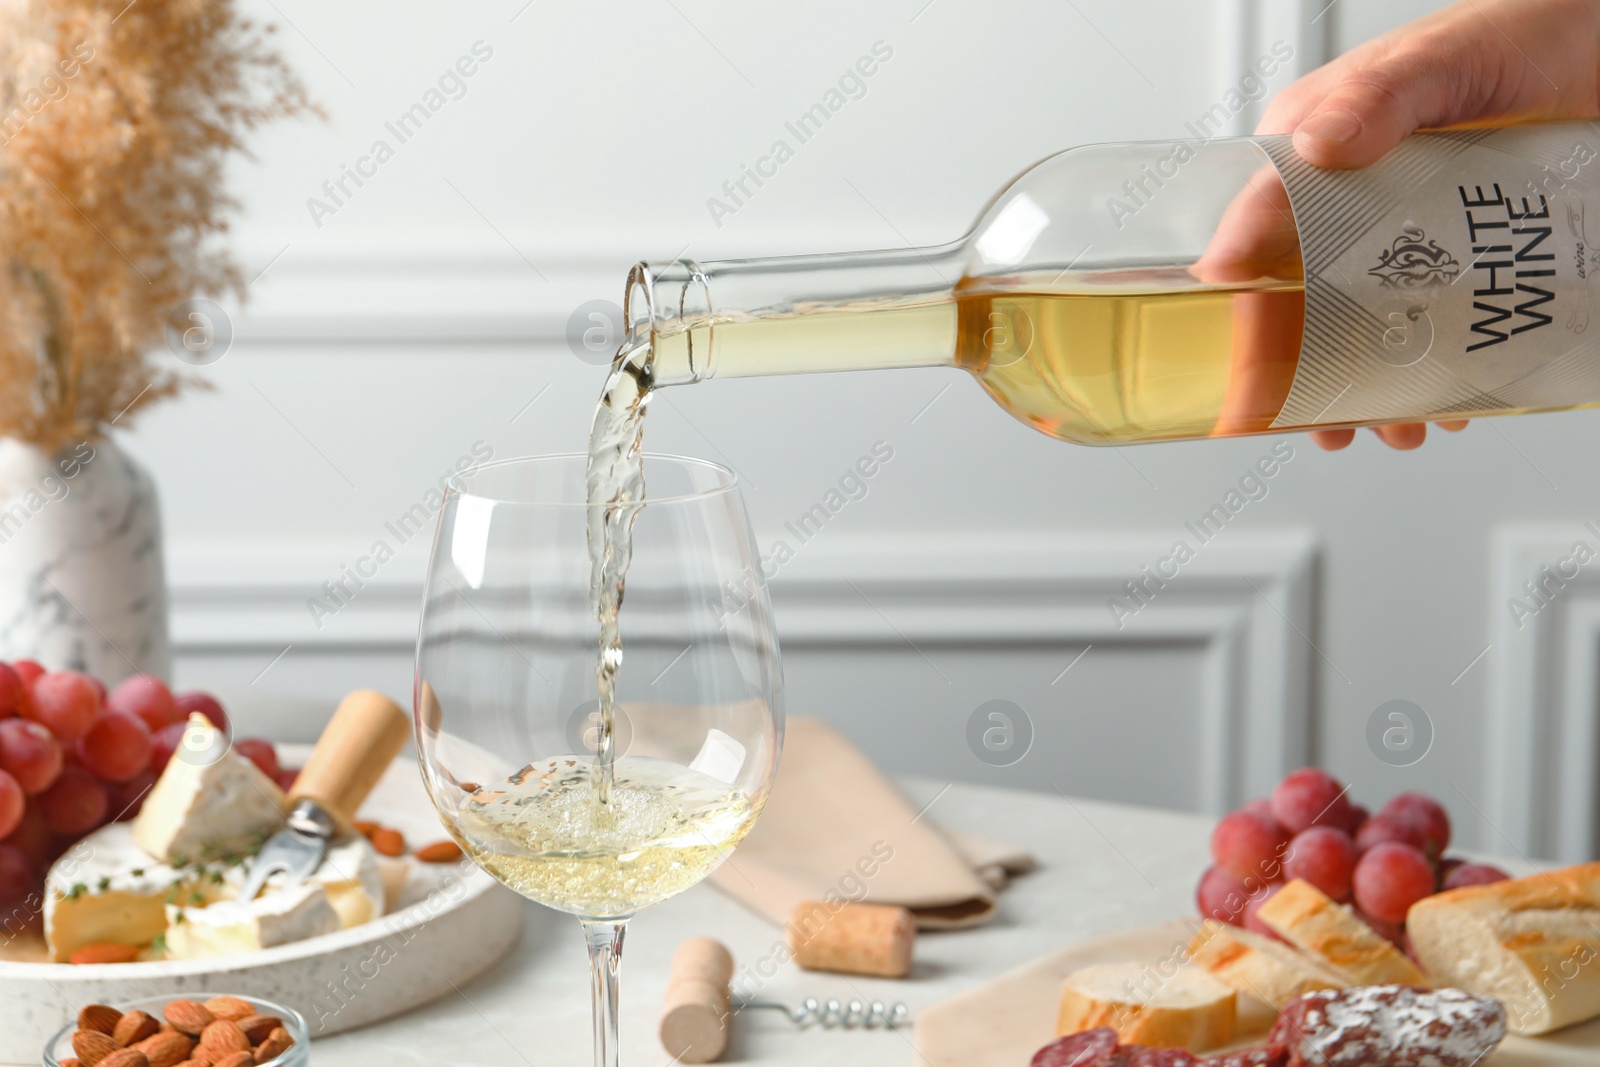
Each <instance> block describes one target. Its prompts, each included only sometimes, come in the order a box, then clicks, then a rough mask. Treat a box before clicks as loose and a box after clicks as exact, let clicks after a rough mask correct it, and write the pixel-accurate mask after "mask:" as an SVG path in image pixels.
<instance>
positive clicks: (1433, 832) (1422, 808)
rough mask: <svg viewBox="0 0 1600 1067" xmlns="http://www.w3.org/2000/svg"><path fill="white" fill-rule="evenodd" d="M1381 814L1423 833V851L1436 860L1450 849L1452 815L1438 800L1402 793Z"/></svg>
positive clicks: (1416, 794)
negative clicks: (1407, 824)
mask: <svg viewBox="0 0 1600 1067" xmlns="http://www.w3.org/2000/svg"><path fill="white" fill-rule="evenodd" d="M1380 814H1383V815H1388V816H1391V817H1392V818H1395V819H1398V820H1399V821H1401V822H1403V823H1409V824H1410V825H1412V826H1415V827H1416V828H1417V829H1418V830H1420V831H1421V833H1422V836H1423V838H1424V840H1425V843H1424V845H1423V851H1424V852H1426V853H1427V854H1428V855H1430V856H1433V857H1435V858H1437V857H1439V856H1442V855H1443V854H1444V850H1445V849H1447V848H1449V847H1450V815H1449V814H1448V813H1447V812H1446V811H1445V810H1444V807H1443V805H1441V804H1440V803H1439V802H1438V801H1437V800H1434V799H1433V798H1432V797H1430V796H1427V795H1426V794H1423V793H1401V794H1400V795H1399V796H1397V797H1395V798H1394V799H1392V800H1390V801H1389V803H1387V804H1385V805H1384V806H1383V811H1382V812H1380Z"/></svg>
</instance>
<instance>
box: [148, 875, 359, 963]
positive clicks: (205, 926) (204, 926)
mask: <svg viewBox="0 0 1600 1067" xmlns="http://www.w3.org/2000/svg"><path fill="white" fill-rule="evenodd" d="M164 918H165V920H166V924H167V927H166V930H167V957H168V958H169V959H175V960H193V959H200V958H201V957H204V956H232V955H236V954H238V953H240V952H256V951H259V950H261V949H264V948H271V947H272V946H274V945H284V944H288V943H289V942H291V941H303V940H305V939H306V938H308V937H316V936H317V935H319V934H331V933H334V932H335V931H337V930H339V929H340V923H339V913H338V912H336V911H334V909H333V905H332V904H330V903H329V902H328V891H327V887H326V886H324V885H322V884H321V883H319V882H313V881H307V882H302V883H301V884H299V885H297V886H294V887H292V888H290V889H281V890H278V891H276V892H267V893H263V894H262V895H261V896H259V897H257V898H256V899H255V900H250V901H241V900H220V901H218V902H217V903H215V904H210V905H207V906H206V907H202V908H185V907H181V906H179V905H176V904H168V905H167V906H166V914H165V916H164Z"/></svg>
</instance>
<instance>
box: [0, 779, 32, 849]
mask: <svg viewBox="0 0 1600 1067" xmlns="http://www.w3.org/2000/svg"><path fill="white" fill-rule="evenodd" d="M25 807H27V800H26V798H25V797H24V796H23V795H22V787H21V786H20V785H18V784H17V780H16V779H15V778H13V777H11V775H10V774H8V773H6V772H5V771H0V837H10V836H11V831H13V830H15V829H16V828H17V827H18V826H21V825H22V810H23V808H25Z"/></svg>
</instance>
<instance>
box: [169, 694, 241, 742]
mask: <svg viewBox="0 0 1600 1067" xmlns="http://www.w3.org/2000/svg"><path fill="white" fill-rule="evenodd" d="M176 701H177V706H178V711H179V713H180V714H182V715H183V717H184V718H185V719H187V718H188V717H189V715H190V713H192V712H196V711H198V712H199V713H200V714H202V715H204V716H205V717H206V718H207V719H210V720H211V725H212V726H215V727H216V728H217V729H219V730H221V731H222V732H223V733H227V732H228V713H227V712H225V711H223V710H222V705H221V704H220V703H219V702H218V701H217V698H216V697H214V696H212V695H211V694H210V693H179V694H178V696H177V698H176Z"/></svg>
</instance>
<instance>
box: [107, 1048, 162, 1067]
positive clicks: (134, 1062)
mask: <svg viewBox="0 0 1600 1067" xmlns="http://www.w3.org/2000/svg"><path fill="white" fill-rule="evenodd" d="M100 1063H101V1067H150V1061H149V1060H147V1059H145V1058H144V1053H142V1052H140V1051H139V1050H138V1049H136V1048H119V1049H117V1051H115V1052H113V1053H112V1054H111V1055H109V1056H107V1057H106V1058H105V1059H103V1060H101V1061H100Z"/></svg>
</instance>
